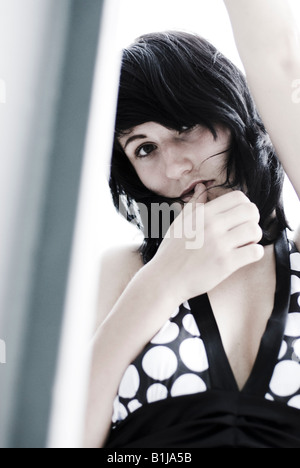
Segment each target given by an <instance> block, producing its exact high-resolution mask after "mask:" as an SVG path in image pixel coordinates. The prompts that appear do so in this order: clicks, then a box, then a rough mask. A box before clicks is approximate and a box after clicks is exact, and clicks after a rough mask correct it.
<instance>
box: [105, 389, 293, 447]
mask: <svg viewBox="0 0 300 468" xmlns="http://www.w3.org/2000/svg"><path fill="white" fill-rule="evenodd" d="M106 447H107V448H119V447H122V448H160V447H161V448H300V414H299V410H297V409H295V408H289V407H287V406H286V405H284V404H281V403H276V402H271V401H268V400H265V399H263V398H260V397H257V396H252V395H246V394H244V393H239V392H224V391H216V390H212V391H210V392H209V393H203V394H197V395H190V396H182V397H176V398H172V399H168V400H164V401H159V402H156V403H151V404H149V405H146V406H143V407H142V408H140V409H139V410H137V411H136V412H134V413H132V414H131V415H130V416H129V417H128V418H127V419H126V420H125V421H124V422H123V423H122V425H121V426H120V427H119V428H117V429H115V430H114V431H112V433H111V434H110V438H109V439H108V441H107V444H106Z"/></svg>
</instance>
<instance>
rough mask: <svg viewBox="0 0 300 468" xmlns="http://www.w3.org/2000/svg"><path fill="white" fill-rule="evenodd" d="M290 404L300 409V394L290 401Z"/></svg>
mask: <svg viewBox="0 0 300 468" xmlns="http://www.w3.org/2000/svg"><path fill="white" fill-rule="evenodd" d="M288 406H292V407H293V408H297V409H300V395H296V396H294V397H293V398H291V399H290V400H289V401H288Z"/></svg>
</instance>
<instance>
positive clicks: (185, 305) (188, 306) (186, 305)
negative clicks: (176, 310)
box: [182, 301, 191, 310]
mask: <svg viewBox="0 0 300 468" xmlns="http://www.w3.org/2000/svg"><path fill="white" fill-rule="evenodd" d="M182 305H183V307H184V308H185V309H187V310H191V307H190V304H189V303H188V301H185V302H184V303H183V304H182Z"/></svg>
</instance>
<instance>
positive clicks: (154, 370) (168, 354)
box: [142, 346, 178, 380]
mask: <svg viewBox="0 0 300 468" xmlns="http://www.w3.org/2000/svg"><path fill="white" fill-rule="evenodd" d="M177 365H178V363H177V358H176V355H175V353H174V352H173V351H171V349H169V348H167V347H165V346H156V347H155V348H152V349H150V350H149V351H148V352H147V353H146V354H145V356H144V358H143V361H142V366H143V369H144V371H145V372H146V374H148V375H149V377H152V378H153V379H156V380H165V379H169V378H170V377H171V375H173V374H174V372H175V371H176V369H177Z"/></svg>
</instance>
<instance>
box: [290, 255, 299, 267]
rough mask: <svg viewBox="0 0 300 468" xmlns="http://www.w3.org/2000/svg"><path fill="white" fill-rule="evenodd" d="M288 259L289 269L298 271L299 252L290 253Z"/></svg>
mask: <svg viewBox="0 0 300 468" xmlns="http://www.w3.org/2000/svg"><path fill="white" fill-rule="evenodd" d="M290 259H291V269H292V270H295V271H300V254H299V252H296V253H293V254H291V255H290Z"/></svg>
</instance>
